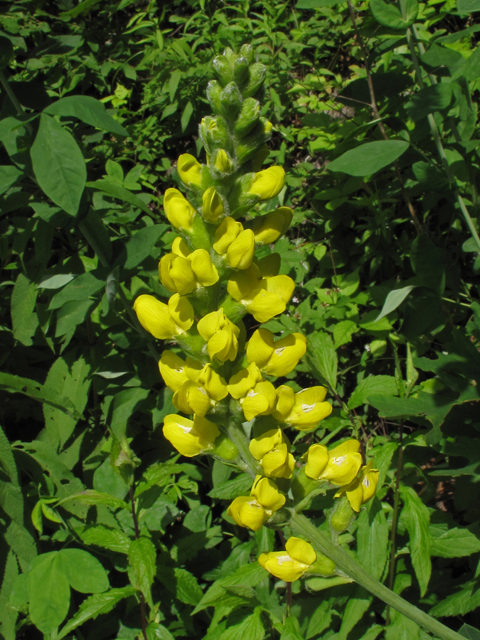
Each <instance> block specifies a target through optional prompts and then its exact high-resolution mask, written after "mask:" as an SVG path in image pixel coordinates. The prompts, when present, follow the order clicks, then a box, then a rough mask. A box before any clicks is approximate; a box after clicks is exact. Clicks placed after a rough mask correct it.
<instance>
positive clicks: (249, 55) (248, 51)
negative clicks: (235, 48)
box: [240, 44, 255, 64]
mask: <svg viewBox="0 0 480 640" xmlns="http://www.w3.org/2000/svg"><path fill="white" fill-rule="evenodd" d="M240 55H241V56H243V57H244V58H245V59H246V60H247V62H248V64H253V61H254V60H255V54H254V51H253V47H252V45H251V44H242V46H241V48H240Z"/></svg>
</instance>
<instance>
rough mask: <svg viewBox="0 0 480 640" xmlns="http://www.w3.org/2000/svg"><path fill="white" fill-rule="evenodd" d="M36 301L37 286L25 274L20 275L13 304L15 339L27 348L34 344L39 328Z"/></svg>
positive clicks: (14, 289)
mask: <svg viewBox="0 0 480 640" xmlns="http://www.w3.org/2000/svg"><path fill="white" fill-rule="evenodd" d="M36 301H37V287H36V285H35V284H34V283H33V282H30V280H29V279H28V278H27V277H26V276H24V275H23V273H19V274H18V277H17V280H16V282H15V286H14V287H13V292H12V302H11V314H12V326H13V337H14V338H15V340H18V341H19V342H21V343H22V344H24V345H25V346H26V347H30V346H31V345H32V344H33V336H34V334H35V331H36V329H37V327H38V318H37V316H36V315H35V313H34V311H35V303H36Z"/></svg>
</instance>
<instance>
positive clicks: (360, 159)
mask: <svg viewBox="0 0 480 640" xmlns="http://www.w3.org/2000/svg"><path fill="white" fill-rule="evenodd" d="M409 146H410V145H409V143H408V142H406V141H404V140H379V141H377V142H366V143H365V144H361V145H360V146H358V147H355V149H350V150H349V151H346V152H345V153H343V154H342V155H341V156H340V157H339V158H337V159H336V160H333V162H330V163H329V164H328V165H327V169H329V171H341V172H342V173H346V174H348V175H349V176H371V175H373V174H374V173H377V171H380V169H384V168H385V167H387V166H388V165H389V164H392V163H393V162H395V160H397V159H398V158H399V157H400V156H401V155H402V154H403V153H405V151H406V150H407V149H408V147H409Z"/></svg>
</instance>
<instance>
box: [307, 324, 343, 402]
mask: <svg viewBox="0 0 480 640" xmlns="http://www.w3.org/2000/svg"><path fill="white" fill-rule="evenodd" d="M307 345H308V346H307V353H306V361H307V364H308V366H309V368H310V371H311V372H312V373H313V375H314V376H315V377H317V379H318V380H319V382H322V379H324V380H326V382H328V384H329V385H330V386H331V388H332V389H333V390H335V389H336V387H337V364H338V363H337V353H336V351H335V347H334V345H333V341H332V338H331V336H330V335H329V334H328V333H325V332H324V331H317V332H316V333H313V334H312V335H311V336H309V337H308V343H307Z"/></svg>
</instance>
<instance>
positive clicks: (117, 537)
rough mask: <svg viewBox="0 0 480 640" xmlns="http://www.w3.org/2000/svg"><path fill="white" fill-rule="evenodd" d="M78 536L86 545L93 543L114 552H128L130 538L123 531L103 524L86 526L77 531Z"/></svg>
mask: <svg viewBox="0 0 480 640" xmlns="http://www.w3.org/2000/svg"><path fill="white" fill-rule="evenodd" d="M79 536H80V538H81V539H82V540H83V542H85V544H86V545H95V546H97V547H103V548H104V549H109V550H110V551H115V552H116V553H124V554H128V549H129V548H130V543H131V540H130V538H129V537H128V536H126V535H125V534H124V533H123V531H120V530H118V529H109V528H108V527H104V526H103V525H96V526H93V527H88V528H87V529H84V530H83V531H80V532H79Z"/></svg>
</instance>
